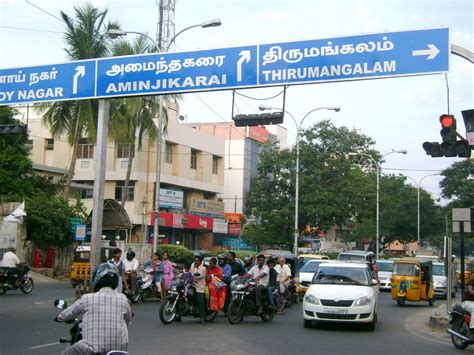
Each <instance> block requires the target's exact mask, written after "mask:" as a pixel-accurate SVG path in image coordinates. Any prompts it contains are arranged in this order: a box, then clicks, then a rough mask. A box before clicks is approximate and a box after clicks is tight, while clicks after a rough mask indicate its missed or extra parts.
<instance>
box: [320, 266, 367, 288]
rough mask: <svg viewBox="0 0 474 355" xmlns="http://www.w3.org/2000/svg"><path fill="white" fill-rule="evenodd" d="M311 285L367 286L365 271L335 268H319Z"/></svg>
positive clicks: (362, 269) (361, 269)
mask: <svg viewBox="0 0 474 355" xmlns="http://www.w3.org/2000/svg"><path fill="white" fill-rule="evenodd" d="M312 283H313V284H332V285H363V286H369V285H370V282H369V277H368V274H367V271H366V269H364V268H352V267H337V266H321V267H320V268H319V269H318V272H317V273H316V275H314V277H313V281H312Z"/></svg>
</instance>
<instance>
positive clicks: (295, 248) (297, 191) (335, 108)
mask: <svg viewBox="0 0 474 355" xmlns="http://www.w3.org/2000/svg"><path fill="white" fill-rule="evenodd" d="M259 110H260V111H264V110H278V109H277V108H275V107H270V106H265V105H260V106H259ZM318 110H332V111H336V112H339V111H340V110H341V108H340V107H339V106H328V107H318V108H315V109H313V110H311V111H309V112H307V113H306V114H305V115H304V116H303V118H302V119H301V121H300V122H299V124H298V122H297V121H296V119H295V117H294V116H293V115H292V114H291V113H289V112H288V111H286V110H285V111H284V112H285V113H287V114H288V116H290V117H291V119H292V120H293V122H294V123H295V126H296V166H295V231H294V242H293V253H294V254H295V255H296V256H298V238H299V236H300V233H299V228H298V215H299V214H298V212H299V196H300V185H299V184H300V131H301V125H302V124H303V122H304V120H305V119H306V117H308V116H309V115H310V114H311V113H313V112H314V111H318Z"/></svg>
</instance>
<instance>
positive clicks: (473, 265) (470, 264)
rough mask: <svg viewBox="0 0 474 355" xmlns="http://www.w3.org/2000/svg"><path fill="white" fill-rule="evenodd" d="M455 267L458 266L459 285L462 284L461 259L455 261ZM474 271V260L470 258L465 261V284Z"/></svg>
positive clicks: (457, 277)
mask: <svg viewBox="0 0 474 355" xmlns="http://www.w3.org/2000/svg"><path fill="white" fill-rule="evenodd" d="M454 267H455V268H456V279H457V280H458V285H460V284H461V261H460V260H459V259H456V260H455V261H454ZM473 271H474V260H469V261H466V262H465V263H464V284H466V283H467V282H468V281H469V279H470V278H471V275H472V273H473Z"/></svg>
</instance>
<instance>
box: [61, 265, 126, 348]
mask: <svg viewBox="0 0 474 355" xmlns="http://www.w3.org/2000/svg"><path fill="white" fill-rule="evenodd" d="M118 282H119V273H118V271H117V268H115V267H114V266H113V265H111V264H109V263H105V264H102V265H99V267H98V268H97V270H96V272H95V276H94V281H93V287H94V292H95V293H90V294H85V295H84V296H82V298H80V299H79V300H77V301H76V302H74V303H73V304H72V305H71V306H70V307H69V308H67V309H66V310H64V311H63V312H61V314H59V315H58V316H57V317H56V319H55V320H57V321H59V322H62V321H68V320H73V319H75V318H77V317H79V316H81V315H82V340H81V341H79V342H77V343H75V344H74V345H72V346H71V347H70V348H67V349H66V350H64V351H63V353H62V354H63V355H64V354H66V355H69V354H94V353H105V352H108V351H112V350H127V347H128V324H129V323H130V319H131V316H132V310H131V309H130V305H129V304H128V301H127V297H125V295H123V294H121V293H118V292H115V291H114V290H115V289H116V288H117V286H118Z"/></svg>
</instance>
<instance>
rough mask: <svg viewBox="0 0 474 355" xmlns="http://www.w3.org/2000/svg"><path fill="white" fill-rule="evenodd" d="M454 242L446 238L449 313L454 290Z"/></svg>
mask: <svg viewBox="0 0 474 355" xmlns="http://www.w3.org/2000/svg"><path fill="white" fill-rule="evenodd" d="M452 250H453V241H452V239H451V238H450V237H446V261H447V263H446V264H447V267H446V271H447V280H448V283H447V287H448V292H447V293H446V295H447V303H446V308H447V313H448V314H449V312H451V309H452V302H453V298H452V289H453V281H454V280H453V258H452V257H451V256H452V253H453V251H452Z"/></svg>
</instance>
